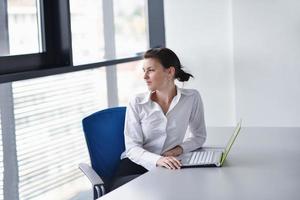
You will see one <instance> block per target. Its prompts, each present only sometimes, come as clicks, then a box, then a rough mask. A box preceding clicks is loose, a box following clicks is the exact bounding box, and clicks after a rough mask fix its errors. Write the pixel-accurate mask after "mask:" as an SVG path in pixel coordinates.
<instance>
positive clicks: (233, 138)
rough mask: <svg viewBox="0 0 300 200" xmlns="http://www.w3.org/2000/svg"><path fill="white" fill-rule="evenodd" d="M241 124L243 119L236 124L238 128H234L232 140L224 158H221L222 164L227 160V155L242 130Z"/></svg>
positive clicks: (228, 144)
mask: <svg viewBox="0 0 300 200" xmlns="http://www.w3.org/2000/svg"><path fill="white" fill-rule="evenodd" d="M241 125H242V120H240V121H239V123H238V124H237V125H236V128H235V130H234V134H232V135H231V137H230V140H229V141H228V143H227V145H226V148H225V151H224V153H223V155H222V159H221V166H222V165H223V163H224V161H225V160H226V157H227V155H228V153H229V151H230V149H231V147H232V145H233V143H234V141H235V139H236V138H237V136H238V134H239V132H240V130H241Z"/></svg>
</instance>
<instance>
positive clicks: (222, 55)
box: [164, 0, 235, 126]
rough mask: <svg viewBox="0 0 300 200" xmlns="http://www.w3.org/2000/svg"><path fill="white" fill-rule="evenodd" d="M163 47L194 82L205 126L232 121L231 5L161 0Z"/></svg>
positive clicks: (209, 0) (203, 0) (205, 0)
mask: <svg viewBox="0 0 300 200" xmlns="http://www.w3.org/2000/svg"><path fill="white" fill-rule="evenodd" d="M164 8H165V27H166V44H167V47H169V48H171V49H172V50H174V51H175V52H176V53H177V54H178V56H179V58H180V59H181V61H182V64H183V65H184V66H186V67H187V68H188V69H189V71H190V72H191V73H192V74H193V75H194V76H195V79H194V80H193V81H192V82H191V83H190V82H188V84H186V85H185V86H186V87H192V88H196V89H198V90H199V91H200V93H201V95H202V98H203V101H204V109H205V118H206V124H207V125H208V126H227V125H232V124H233V123H234V122H235V100H234V99H235V96H234V78H233V60H232V58H233V57H232V28H231V23H232V20H231V13H232V12H231V6H230V3H229V0H220V1H212V0H186V1H182V0H165V1H164Z"/></svg>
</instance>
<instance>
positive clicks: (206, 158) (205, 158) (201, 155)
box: [189, 151, 214, 165]
mask: <svg viewBox="0 0 300 200" xmlns="http://www.w3.org/2000/svg"><path fill="white" fill-rule="evenodd" d="M213 156H214V152H213V151H195V152H193V153H192V155H191V159H190V160H189V164H191V165H197V164H204V163H212V161H213Z"/></svg>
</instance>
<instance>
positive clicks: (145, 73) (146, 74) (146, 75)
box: [144, 72, 149, 80]
mask: <svg viewBox="0 0 300 200" xmlns="http://www.w3.org/2000/svg"><path fill="white" fill-rule="evenodd" d="M148 78H149V76H148V73H147V72H144V79H145V80H146V79H148Z"/></svg>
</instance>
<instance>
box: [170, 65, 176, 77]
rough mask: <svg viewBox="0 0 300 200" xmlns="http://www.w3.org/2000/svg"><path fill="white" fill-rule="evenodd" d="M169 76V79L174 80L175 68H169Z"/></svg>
mask: <svg viewBox="0 0 300 200" xmlns="http://www.w3.org/2000/svg"><path fill="white" fill-rule="evenodd" d="M169 75H170V77H171V78H175V67H173V66H171V67H169Z"/></svg>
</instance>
